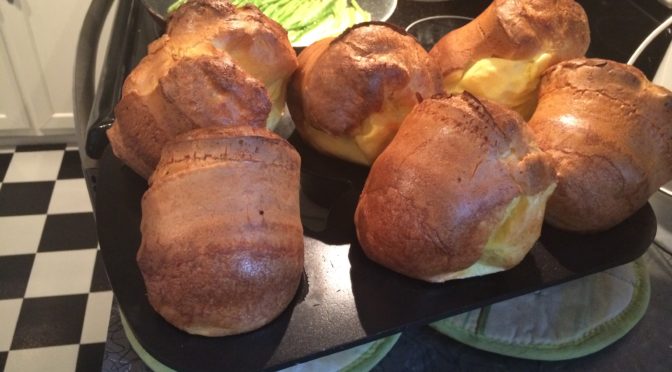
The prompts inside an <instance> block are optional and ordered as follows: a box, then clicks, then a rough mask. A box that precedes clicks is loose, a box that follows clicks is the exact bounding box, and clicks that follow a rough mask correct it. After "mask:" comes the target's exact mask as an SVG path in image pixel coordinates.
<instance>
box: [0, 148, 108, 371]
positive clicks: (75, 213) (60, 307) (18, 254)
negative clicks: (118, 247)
mask: <svg viewBox="0 0 672 372" xmlns="http://www.w3.org/2000/svg"><path fill="white" fill-rule="evenodd" d="M0 150H1V151H0V371H3V370H4V371H6V372H11V371H95V370H100V368H101V366H102V359H103V353H104V349H105V340H106V338H107V328H108V323H109V319H110V308H111V305H112V292H111V290H110V285H109V282H108V280H107V276H106V274H105V268H104V265H103V263H102V259H101V255H100V251H99V249H98V241H97V236H96V229H95V222H94V218H93V211H92V208H91V203H90V201H89V197H88V194H87V189H86V183H85V181H84V179H83V176H82V170H81V165H80V162H79V154H78V152H77V148H75V147H67V146H66V145H46V146H45V145H37V146H18V147H16V148H9V149H8V148H2V149H0Z"/></svg>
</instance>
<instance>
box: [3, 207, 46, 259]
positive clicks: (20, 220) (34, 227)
mask: <svg viewBox="0 0 672 372" xmlns="http://www.w3.org/2000/svg"><path fill="white" fill-rule="evenodd" d="M46 219H47V215H46V214H37V215H29V216H9V217H0V236H1V237H2V244H0V256H9V255H13V254H27V253H35V252H37V247H38V246H39V245H40V238H41V237H42V230H43V229H44V222H45V221H46Z"/></svg>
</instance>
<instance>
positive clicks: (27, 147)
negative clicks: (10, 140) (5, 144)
mask: <svg viewBox="0 0 672 372" xmlns="http://www.w3.org/2000/svg"><path fill="white" fill-rule="evenodd" d="M65 147H66V145H65V143H55V144H45V145H21V146H16V152H29V151H51V150H65Z"/></svg>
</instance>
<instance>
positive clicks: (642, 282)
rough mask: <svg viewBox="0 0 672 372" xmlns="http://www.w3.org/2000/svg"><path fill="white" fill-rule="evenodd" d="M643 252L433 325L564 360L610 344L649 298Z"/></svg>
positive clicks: (511, 350)
mask: <svg viewBox="0 0 672 372" xmlns="http://www.w3.org/2000/svg"><path fill="white" fill-rule="evenodd" d="M650 290H651V288H650V284H649V275H648V272H647V270H646V266H645V264H644V261H643V259H642V258H640V259H638V260H637V261H635V262H632V263H629V264H626V265H623V266H619V267H616V268H613V269H610V270H607V271H603V272H601V273H597V274H593V275H590V276H587V277H585V278H582V279H578V280H574V281H571V282H568V283H565V284H562V285H558V286H555V287H551V288H547V289H544V290H540V291H536V292H533V293H530V294H528V295H524V296H520V297H516V298H513V299H511V300H507V301H503V302H500V303H497V304H494V305H490V306H486V307H483V308H481V309H477V310H473V311H470V312H467V313H464V314H460V315H457V316H454V317H451V318H447V319H444V320H441V321H438V322H436V323H433V324H432V325H431V326H432V327H433V328H434V329H435V330H437V331H439V332H441V333H443V334H445V335H447V336H449V337H452V338H454V339H456V340H457V341H460V342H462V343H465V344H467V345H470V346H473V347H475V348H477V349H481V350H486V351H490V352H494V353H497V354H502V355H508V356H513V357H518V358H525V359H534V360H548V361H553V360H565V359H572V358H578V357H582V356H585V355H588V354H591V353H594V352H596V351H598V350H601V349H603V348H605V347H606V346H608V345H610V344H612V343H613V342H615V341H616V340H618V339H620V338H621V337H623V336H624V335H625V334H626V333H628V331H630V330H631V329H632V328H633V327H634V326H635V324H637V322H638V321H639V320H640V319H641V318H642V316H643V315H644V313H645V312H646V308H647V306H648V304H649V295H650Z"/></svg>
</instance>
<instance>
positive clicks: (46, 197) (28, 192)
mask: <svg viewBox="0 0 672 372" xmlns="http://www.w3.org/2000/svg"><path fill="white" fill-rule="evenodd" d="M54 183H55V181H48V182H18V183H3V184H2V188H0V216H20V215H27V214H45V213H47V210H48V209H49V201H50V200H51V193H52V192H53V191H54Z"/></svg>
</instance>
